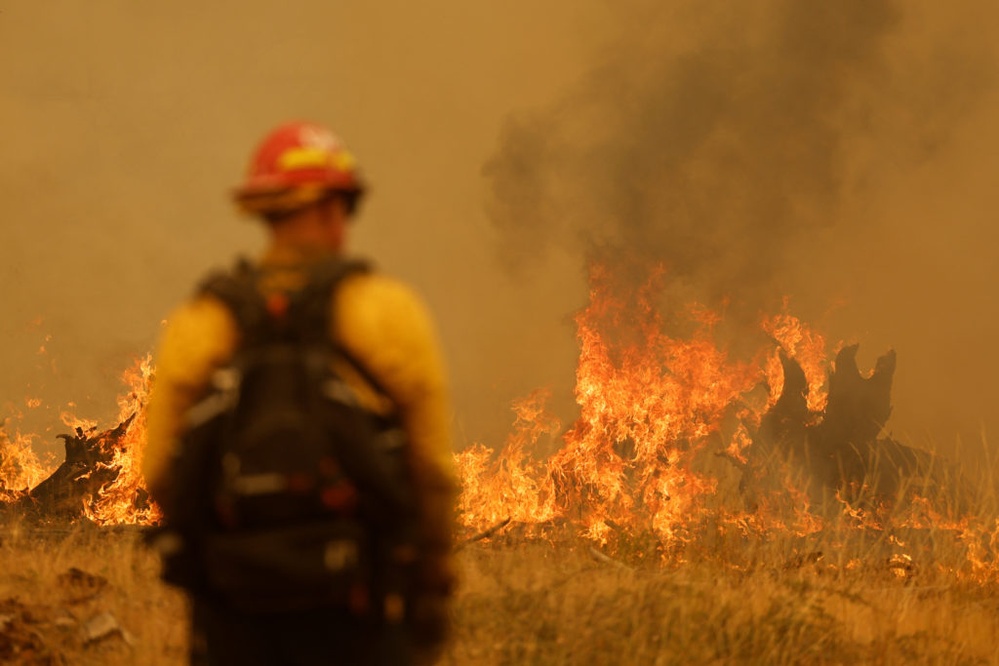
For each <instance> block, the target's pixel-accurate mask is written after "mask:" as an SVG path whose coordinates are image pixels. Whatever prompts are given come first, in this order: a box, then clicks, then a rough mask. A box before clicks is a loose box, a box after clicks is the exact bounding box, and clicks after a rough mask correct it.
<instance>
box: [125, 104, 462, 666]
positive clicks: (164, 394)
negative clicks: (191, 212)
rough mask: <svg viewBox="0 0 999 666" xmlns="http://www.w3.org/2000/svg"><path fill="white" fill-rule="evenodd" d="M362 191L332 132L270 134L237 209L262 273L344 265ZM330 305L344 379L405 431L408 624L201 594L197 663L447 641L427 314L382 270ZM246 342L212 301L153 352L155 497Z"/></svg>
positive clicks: (179, 314)
mask: <svg viewBox="0 0 999 666" xmlns="http://www.w3.org/2000/svg"><path fill="white" fill-rule="evenodd" d="M364 192H365V183H364V182H363V181H362V179H361V176H360V173H359V170H358V167H357V164H356V162H355V159H354V157H353V156H352V155H351V153H350V152H348V150H347V149H346V148H345V147H344V145H343V143H342V142H341V141H340V139H339V138H338V137H337V136H336V135H334V134H333V133H332V132H331V131H330V130H329V129H327V128H325V127H323V126H321V125H318V124H315V123H308V122H294V123H288V124H285V125H282V126H280V127H278V128H276V129H275V130H273V131H272V132H271V133H270V134H268V135H267V136H266V137H265V138H264V140H263V141H262V143H261V144H260V146H259V147H258V149H257V151H256V153H255V155H254V156H253V158H252V160H251V164H250V168H249V172H248V175H247V177H246V180H245V182H244V183H243V184H242V185H241V186H240V187H238V188H237V189H236V190H235V191H234V199H235V202H236V204H237V206H238V208H240V209H241V210H242V211H243V212H244V213H248V214H250V215H251V216H254V217H257V218H259V219H261V220H262V221H263V223H264V226H265V227H266V229H267V232H268V236H269V244H268V246H267V248H266V250H265V251H264V253H263V255H262V256H261V257H260V258H259V260H258V261H257V265H258V266H261V267H265V268H267V269H273V270H267V272H266V273H265V274H266V275H268V276H270V277H269V279H271V280H273V281H276V283H275V284H273V285H270V287H273V288H283V289H288V288H292V289H293V288H295V286H296V282H297V281H298V282H300V281H301V280H303V279H304V278H303V275H304V274H305V273H306V269H307V267H308V266H309V265H311V264H312V263H313V262H317V261H322V260H324V259H329V258H330V257H333V256H343V255H345V252H346V245H347V236H348V232H349V223H350V222H351V220H352V219H353V218H354V216H355V214H356V212H357V208H358V204H359V203H360V201H361V199H362V197H363V195H364ZM261 288H262V289H263V290H266V289H268V288H269V287H268V286H267V285H263V286H262V287H261ZM328 307H329V308H330V309H331V313H332V318H331V320H330V321H332V322H335V323H334V324H333V326H334V329H335V330H334V331H332V332H331V336H332V337H333V338H335V339H336V341H337V342H338V343H339V344H340V345H341V346H342V347H343V349H345V350H346V351H347V352H348V353H349V354H350V356H352V357H353V359H354V360H355V361H356V362H357V363H358V364H359V365H360V367H361V368H363V370H364V372H363V373H353V374H350V373H346V376H345V379H346V380H347V382H348V383H349V384H351V386H352V388H353V389H354V391H355V393H356V394H357V396H359V398H360V399H361V400H367V401H369V402H370V403H371V405H372V409H378V408H379V407H378V405H377V404H376V403H377V402H378V400H383V401H384V397H380V396H387V397H388V398H389V400H390V401H391V403H392V405H391V407H392V408H393V409H395V410H397V413H398V415H399V417H400V418H401V422H402V425H403V427H404V429H405V431H406V433H407V435H408V438H407V444H406V446H407V447H408V449H407V451H406V456H405V461H406V463H407V465H408V470H409V472H410V473H411V476H412V482H413V485H414V490H415V496H416V502H415V504H416V514H417V525H418V532H419V540H418V543H419V544H420V549H421V552H420V553H419V555H418V557H417V563H418V565H417V567H416V581H415V589H416V592H415V593H414V597H413V600H412V603H411V605H410V609H409V611H408V613H409V615H410V617H409V618H408V622H406V623H405V629H404V630H399V631H398V632H396V633H395V634H393V635H391V636H388V635H385V631H387V630H385V629H383V628H382V627H381V625H378V624H377V623H372V622H369V621H368V620H365V619H363V618H360V619H359V618H357V617H354V616H353V615H352V614H350V613H345V612H344V611H342V610H341V609H335V608H334V609H329V608H317V609H306V610H302V611H296V612H295V613H287V612H286V613H274V614H262V615H261V614H257V615H246V614H242V613H237V612H232V611H229V610H227V609H226V608H225V606H223V605H219V604H217V603H214V602H212V601H211V600H209V599H207V598H201V596H200V595H198V594H192V595H191V596H192V604H191V606H192V617H191V623H192V627H191V628H192V632H191V660H192V663H210V664H241V665H246V664H257V663H261V664H262V663H289V664H291V663H316V664H333V663H344V664H354V663H357V664H363V663H408V662H410V661H413V660H415V661H427V660H432V658H433V656H434V654H435V653H439V651H440V648H441V647H442V645H443V642H444V639H445V635H446V628H447V607H448V602H449V598H450V595H451V592H452V588H453V582H454V575H453V573H452V565H451V561H450V553H451V545H452V519H453V518H452V512H453V504H454V493H455V487H456V486H455V480H454V474H453V470H452V463H451V446H450V434H449V423H448V395H447V385H446V378H445V372H444V370H443V367H442V359H441V354H440V352H439V349H438V344H437V341H436V339H435V333H434V331H433V324H432V321H431V318H430V317H429V315H428V313H427V311H426V309H425V307H424V305H423V304H422V302H421V301H420V300H419V298H417V297H416V296H415V295H414V293H413V292H412V291H411V290H410V289H409V288H407V287H406V286H405V285H404V284H402V283H400V282H398V281H396V280H394V279H391V278H389V277H386V276H385V275H382V274H379V273H378V272H373V271H371V272H364V273H359V274H356V275H351V276H349V277H348V278H346V279H345V280H344V281H343V283H342V284H341V285H340V286H339V287H338V288H337V289H336V291H335V292H334V294H333V296H332V298H331V299H330V303H329V305H328ZM239 342H240V335H239V331H238V330H237V327H236V322H235V321H234V318H233V316H232V313H231V312H230V311H229V310H228V309H227V308H226V307H225V306H224V305H223V304H222V303H220V302H219V301H218V300H217V299H214V298H212V297H211V296H204V295H202V296H199V297H195V298H193V299H192V300H190V301H189V302H186V303H183V304H182V305H180V307H179V308H177V309H176V310H175V311H174V312H173V313H172V315H171V316H170V317H169V318H168V324H167V327H166V328H165V330H164V333H163V335H162V339H161V340H160V343H159V346H158V349H157V354H156V378H155V385H154V390H153V392H152V395H151V397H150V401H149V405H148V411H147V419H148V445H147V447H146V451H145V456H144V460H143V473H144V475H145V479H146V482H147V486H148V489H149V492H150V494H151V495H152V496H153V498H154V499H158V498H163V497H166V496H167V494H168V492H169V491H170V490H171V489H172V484H174V483H175V482H177V480H176V479H174V478H171V469H172V468H171V466H170V461H171V460H173V459H174V458H175V456H176V454H177V448H178V442H179V441H180V440H181V438H182V436H183V434H184V429H185V419H186V417H187V414H188V411H189V410H190V408H191V407H192V406H193V405H195V403H197V402H198V401H199V400H200V399H201V398H202V397H203V396H204V395H205V393H206V391H207V390H208V385H209V382H210V378H211V377H212V375H213V373H215V371H216V370H217V369H218V368H220V367H222V366H224V365H225V364H226V363H227V362H228V361H229V360H230V359H231V358H232V357H233V354H234V352H235V350H236V349H237V347H238V345H239ZM365 377H368V378H370V380H371V381H368V380H366V379H365ZM371 383H377V386H378V387H379V388H380V389H381V390H382V394H379V393H378V392H376V391H374V390H373V389H372V386H371ZM381 408H384V406H382V407H381Z"/></svg>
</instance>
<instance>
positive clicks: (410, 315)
mask: <svg viewBox="0 0 999 666" xmlns="http://www.w3.org/2000/svg"><path fill="white" fill-rule="evenodd" d="M334 322H335V324H334V325H335V326H336V330H335V331H334V332H333V334H334V336H335V339H338V340H340V341H341V343H342V344H343V345H344V346H345V347H346V348H347V350H348V351H349V352H351V353H352V354H353V355H354V356H355V357H356V359H357V361H358V362H360V363H361V364H362V365H363V366H364V367H365V368H366V369H367V371H368V372H369V373H370V374H371V375H372V376H373V377H374V378H375V379H376V380H377V381H378V382H379V383H380V384H381V388H382V389H383V390H384V391H386V392H387V393H388V394H389V397H390V398H391V399H392V400H393V402H394V403H395V404H396V405H397V407H398V408H399V410H400V413H401V416H402V419H403V424H404V426H405V428H406V431H407V434H408V436H409V440H410V448H409V452H410V455H409V461H410V467H411V470H412V473H413V476H414V480H415V483H416V491H417V503H418V510H419V514H420V524H421V532H422V537H423V540H424V545H425V548H426V554H427V560H426V562H425V563H424V564H425V571H424V574H425V576H426V578H427V579H426V580H425V581H424V582H425V584H426V585H428V586H429V587H431V588H433V587H438V586H439V588H440V591H441V592H444V593H446V592H447V590H448V589H449V588H450V586H451V585H452V583H453V577H454V575H453V572H452V570H451V561H450V553H451V547H452V538H453V522H454V498H455V493H456V489H457V483H456V481H455V476H454V470H453V462H452V454H451V436H450V424H449V418H450V404H449V395H448V386H447V380H446V376H445V371H444V363H443V360H442V357H441V352H440V349H439V345H438V343H437V336H436V333H435V331H434V326H433V323H432V321H431V318H430V316H429V314H428V312H427V310H426V309H425V307H424V306H423V303H422V302H421V301H420V299H419V298H418V297H417V296H416V295H415V294H414V293H413V292H412V291H411V290H410V289H409V288H407V287H406V286H405V285H403V284H401V283H399V282H397V281H395V280H392V279H390V278H387V277H385V276H381V275H378V274H367V275H358V276H355V277H352V278H349V279H347V280H346V281H345V282H344V283H343V285H342V286H341V288H340V290H339V292H338V296H337V299H336V307H335V316H334Z"/></svg>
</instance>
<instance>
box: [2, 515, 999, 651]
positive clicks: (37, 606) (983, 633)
mask: <svg viewBox="0 0 999 666" xmlns="http://www.w3.org/2000/svg"><path fill="white" fill-rule="evenodd" d="M900 541H901V542H902V543H904V545H901V544H900V543H899V542H900ZM646 545H647V544H646ZM968 547H969V544H967V543H966V542H964V541H961V540H960V539H958V538H957V536H956V535H955V533H953V532H951V531H949V530H930V529H928V530H918V531H911V532H910V533H908V534H906V535H905V538H903V537H902V535H901V534H899V533H896V534H885V533H877V532H871V531H868V532H860V531H857V530H856V529H853V528H850V529H846V528H845V527H844V528H843V529H835V528H830V529H827V530H825V531H824V532H822V533H821V534H816V535H812V536H811V537H805V538H799V537H788V536H784V537H781V538H775V539H771V540H766V541H759V540H757V541H755V542H749V541H747V540H746V539H745V538H743V537H730V538H726V539H720V540H715V541H714V542H712V543H711V544H710V545H704V544H700V545H696V546H690V547H688V548H687V549H686V550H684V551H682V552H680V553H677V556H678V558H679V560H680V561H678V562H677V563H675V564H673V565H670V566H662V565H661V564H654V563H648V562H645V559H646V558H645V557H643V555H642V553H643V552H645V551H644V550H643V547H642V545H641V544H640V543H639V542H637V541H636V542H632V543H630V544H628V545H626V546H624V547H622V550H621V552H619V553H618V554H617V555H616V557H615V558H614V559H610V558H607V557H606V556H604V555H602V554H601V553H600V552H599V551H596V550H595V549H593V548H592V547H591V546H590V544H589V543H588V542H584V541H577V540H574V539H570V538H561V539H559V540H558V545H553V544H552V543H551V542H547V541H541V540H528V539H525V538H523V537H522V536H521V535H518V534H516V533H515V529H511V530H508V532H507V533H506V534H501V535H500V536H497V537H495V538H494V539H493V540H492V541H482V542H478V543H474V544H469V545H468V546H467V547H466V548H464V549H463V550H462V551H461V552H460V553H459V555H458V559H459V565H460V568H461V572H462V576H463V586H462V588H461V591H460V593H459V596H458V599H457V604H456V607H455V639H454V642H453V644H452V645H451V647H450V649H449V651H448V652H447V654H446V655H445V658H444V663H446V664H678V663H683V664H722V663H749V664H754V663H759V664H855V663H875V664H881V663H883V664H899V663H926V664H989V663H999V647H997V646H999V641H997V639H999V598H997V597H996V596H995V591H996V590H995V585H994V584H993V583H981V582H974V581H971V580H970V579H969V575H970V574H971V571H970V570H969V567H968V564H967V561H968V560H967V549H968ZM906 555H907V556H908V558H911V560H910V559H908V558H907V557H905V556H906ZM156 573H157V563H156V561H155V559H154V558H153V557H152V556H151V555H150V553H149V552H148V551H146V550H145V549H144V548H143V547H142V545H141V542H140V539H139V538H138V534H137V533H136V532H135V531H129V530H120V529H118V530H116V529H110V530H109V529H97V528H94V527H89V526H86V525H79V526H76V527H74V528H72V529H68V530H67V529H60V528H52V527H47V528H37V527H35V528H30V529H29V528H28V527H26V526H22V525H17V524H14V525H8V526H7V527H6V529H5V530H4V532H3V542H2V545H0V661H7V662H11V663H24V664H182V663H184V654H185V649H186V648H185V644H186V635H185V625H184V613H185V607H184V601H183V599H182V597H181V596H180V595H178V594H176V593H175V592H173V591H172V590H170V589H168V588H166V587H164V586H163V585H161V584H160V583H159V581H158V579H157V577H156ZM107 614H110V617H111V618H113V622H111V623H105V624H104V626H103V628H101V627H100V624H101V621H102V620H101V619H98V620H95V619H94V618H101V617H102V616H103V620H105V621H106V620H107V619H108V618H107ZM100 631H105V632H107V633H106V634H104V635H100V636H96V637H95V636H93V634H95V633H99V632H100Z"/></svg>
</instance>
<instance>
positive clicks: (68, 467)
mask: <svg viewBox="0 0 999 666" xmlns="http://www.w3.org/2000/svg"><path fill="white" fill-rule="evenodd" d="M134 418H135V414H132V415H131V416H129V417H128V418H127V419H125V420H124V421H122V422H121V423H120V424H118V425H117V426H116V427H114V428H112V429H110V430H105V431H102V432H97V433H95V432H93V431H89V432H88V431H85V430H83V429H82V428H76V431H75V433H74V434H71V435H57V437H58V438H59V439H61V440H63V443H64V445H65V449H66V459H65V460H64V461H63V463H62V464H61V465H59V467H57V468H56V470H55V471H54V472H52V474H50V475H49V476H48V478H46V479H45V480H44V481H42V482H40V483H39V484H38V485H37V486H35V487H34V488H31V489H29V490H27V491H25V492H23V493H22V494H20V495H19V496H18V497H17V498H16V499H15V500H14V501H12V502H9V503H7V504H2V505H0V506H2V507H3V508H4V510H5V513H8V514H9V513H10V512H16V513H19V514H22V515H25V516H29V517H35V518H43V517H44V518H48V517H58V518H63V519H73V518H78V517H80V516H82V515H83V513H84V507H85V505H86V503H87V502H88V501H89V500H90V499H91V498H93V497H96V496H97V495H98V494H99V493H100V491H101V488H103V487H104V486H106V485H108V484H110V483H113V482H114V481H115V479H117V478H118V473H119V471H120V468H119V467H117V466H115V464H114V459H115V451H116V450H118V449H120V448H121V446H122V438H123V436H124V435H125V432H126V431H127V429H128V427H129V425H130V424H131V422H132V420H133V419H134Z"/></svg>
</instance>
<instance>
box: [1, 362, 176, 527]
mask: <svg viewBox="0 0 999 666" xmlns="http://www.w3.org/2000/svg"><path fill="white" fill-rule="evenodd" d="M152 375H153V365H152V357H151V355H147V356H146V357H145V358H141V359H138V360H136V362H135V364H134V365H133V367H130V368H129V369H128V370H126V371H125V372H124V374H123V375H122V381H123V382H124V384H125V386H126V391H125V393H123V394H122V395H120V396H119V398H118V417H117V423H118V424H119V425H118V426H117V427H116V428H112V429H109V430H107V431H105V432H103V433H102V432H99V430H98V422H97V421H96V420H93V419H86V418H80V417H78V416H76V415H75V414H73V413H71V412H68V411H63V412H62V413H61V414H60V418H61V420H62V422H63V424H64V425H66V426H67V427H68V428H70V430H72V431H73V432H75V433H76V436H77V437H78V438H84V439H86V440H87V441H88V442H93V443H94V445H95V447H96V452H97V454H98V455H99V460H98V461H97V462H96V464H95V465H94V467H93V469H90V470H88V471H87V472H86V474H84V475H83V476H80V477H77V478H79V479H85V478H92V477H94V475H98V476H97V477H96V478H107V479H108V481H107V482H105V483H102V484H100V486H99V487H98V488H97V490H96V492H95V493H94V494H92V495H90V496H87V497H85V498H83V499H82V504H81V506H80V507H79V514H80V515H83V516H84V517H86V518H88V519H90V520H92V521H93V522H95V523H97V524H100V525H109V524H149V523H152V522H155V521H157V520H158V519H159V517H160V511H159V508H158V507H157V506H156V505H155V504H153V503H151V502H150V501H148V497H147V494H146V490H145V482H144V480H143V479H142V475H141V473H140V471H139V470H140V465H141V456H142V452H143V451H144V449H145V441H146V440H145V437H146V435H145V413H144V411H145V404H146V401H147V398H148V394H149V387H150V382H151V379H152ZM26 402H27V404H28V406H29V407H37V406H39V405H40V404H41V402H40V400H38V399H36V398H28V399H26ZM70 406H72V405H70ZM10 432H11V422H10V420H9V419H8V421H7V422H6V423H5V424H4V428H3V431H2V433H0V501H3V502H12V501H16V500H18V499H21V498H25V497H26V496H27V495H28V491H29V490H30V489H32V488H34V487H35V486H37V485H38V484H39V483H41V482H42V481H44V480H45V479H47V478H49V477H50V476H51V475H52V474H53V473H54V472H55V471H56V469H57V467H58V464H56V462H55V461H54V460H53V458H54V456H49V457H48V458H46V459H45V460H41V459H39V458H38V456H37V454H36V453H35V451H34V446H33V445H34V437H33V436H31V435H22V434H21V433H20V432H18V431H16V430H14V434H13V435H12V436H11V435H10V434H9V433H10Z"/></svg>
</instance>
